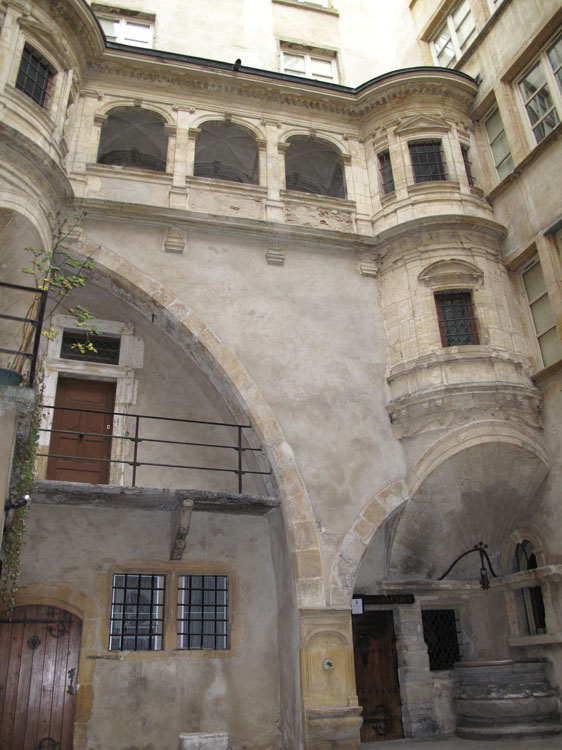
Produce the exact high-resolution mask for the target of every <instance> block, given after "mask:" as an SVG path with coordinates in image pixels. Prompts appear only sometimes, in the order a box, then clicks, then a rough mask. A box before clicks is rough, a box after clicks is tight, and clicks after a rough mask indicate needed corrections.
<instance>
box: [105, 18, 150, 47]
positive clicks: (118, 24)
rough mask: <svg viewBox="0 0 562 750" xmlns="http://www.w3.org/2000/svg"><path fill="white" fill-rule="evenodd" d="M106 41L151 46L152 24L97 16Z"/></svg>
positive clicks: (134, 45)
mask: <svg viewBox="0 0 562 750" xmlns="http://www.w3.org/2000/svg"><path fill="white" fill-rule="evenodd" d="M98 21H99V22H100V26H101V27H102V29H103V33H104V34H105V38H106V39H107V41H108V42H119V43H121V44H130V45H131V46H133V47H152V37H153V29H154V27H153V24H151V23H148V22H146V23H143V22H140V21H129V20H128V19H126V18H104V17H103V16H100V17H98Z"/></svg>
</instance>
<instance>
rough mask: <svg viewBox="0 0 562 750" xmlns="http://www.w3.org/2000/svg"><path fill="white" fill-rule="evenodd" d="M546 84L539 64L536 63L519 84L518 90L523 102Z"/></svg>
mask: <svg viewBox="0 0 562 750" xmlns="http://www.w3.org/2000/svg"><path fill="white" fill-rule="evenodd" d="M545 83H546V80H545V76H544V72H543V69H542V67H541V64H540V62H538V63H537V64H536V65H535V66H534V67H533V68H531V70H530V71H529V72H528V73H527V75H526V76H525V78H523V80H522V81H520V83H519V88H520V89H521V92H522V94H523V96H524V97H525V100H527V99H529V98H530V97H532V96H533V95H534V94H535V93H536V92H537V91H538V90H539V89H540V88H541V87H542V86H544V84H545Z"/></svg>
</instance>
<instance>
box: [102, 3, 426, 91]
mask: <svg viewBox="0 0 562 750" xmlns="http://www.w3.org/2000/svg"><path fill="white" fill-rule="evenodd" d="M106 4H107V5H110V3H106ZM333 5H334V8H333V10H335V11H336V12H326V11H325V9H323V8H322V7H321V6H319V7H314V6H312V5H303V4H301V3H298V2H293V1H292V0H288V1H287V2H284V1H283V0H265V1H264V0H236V1H235V2H232V0H216V1H215V2H214V3H213V8H212V13H213V22H210V18H209V14H210V9H209V6H208V5H206V4H205V3H191V4H190V6H189V8H187V7H186V6H185V5H184V4H183V3H181V2H178V0H167V2H165V3H163V2H160V3H158V7H156V6H155V5H154V3H153V2H151V0H135V1H134V2H130V1H129V0H127V2H125V3H121V4H120V5H119V7H125V8H131V9H134V10H141V11H145V12H149V13H154V12H156V38H155V43H154V47H155V48H156V49H161V50H167V51H170V52H179V53H183V54H188V55H195V56H199V57H205V58H210V59H220V60H224V61H232V62H234V61H235V60H236V59H237V58H241V59H242V64H243V65H247V66H251V67H256V68H265V69H266V70H280V69H281V67H280V51H279V42H280V41H288V42H295V43H299V44H302V45H309V46H312V47H316V48H320V49H324V50H330V51H332V50H333V51H334V52H337V54H338V60H339V71H340V83H343V84H345V85H347V86H357V85H358V84H360V83H363V82H364V81H366V80H369V79H370V78H373V77H375V76H377V75H380V74H381V73H385V72H387V71H388V70H394V69H397V68H401V67H404V66H405V65H416V64H421V55H420V53H419V50H418V47H417V44H416V42H415V40H414V34H413V24H412V21H411V19H410V18H409V16H408V15H407V14H405V13H404V11H405V10H407V4H406V3H404V2H395V3H386V2H384V0H355V1H354V2H353V3H345V7H342V4H341V3H340V2H339V1H337V0H336V2H334V3H333ZM338 10H340V11H341V15H340V14H339V12H337V11H338ZM344 11H345V12H344ZM217 19H219V21H218V22H219V23H220V25H221V26H222V27H223V28H224V29H228V35H226V36H224V37H223V38H222V40H221V44H220V49H218V47H217V36H216V23H217ZM406 60H408V62H406Z"/></svg>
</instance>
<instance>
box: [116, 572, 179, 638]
mask: <svg viewBox="0 0 562 750" xmlns="http://www.w3.org/2000/svg"><path fill="white" fill-rule="evenodd" d="M164 586H165V576H162V575H151V574H145V573H118V574H116V575H114V576H113V590H112V597H111V620H110V626H109V650H110V651H159V650H160V649H162V647H163V635H164Z"/></svg>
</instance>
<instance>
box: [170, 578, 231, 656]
mask: <svg viewBox="0 0 562 750" xmlns="http://www.w3.org/2000/svg"><path fill="white" fill-rule="evenodd" d="M177 623H178V648H185V649H216V650H222V649H227V648H228V578H227V577H226V576H201V575H186V576H180V577H179V579H178V611H177Z"/></svg>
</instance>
